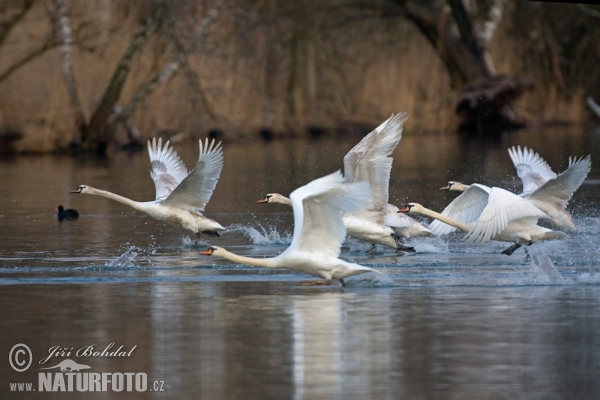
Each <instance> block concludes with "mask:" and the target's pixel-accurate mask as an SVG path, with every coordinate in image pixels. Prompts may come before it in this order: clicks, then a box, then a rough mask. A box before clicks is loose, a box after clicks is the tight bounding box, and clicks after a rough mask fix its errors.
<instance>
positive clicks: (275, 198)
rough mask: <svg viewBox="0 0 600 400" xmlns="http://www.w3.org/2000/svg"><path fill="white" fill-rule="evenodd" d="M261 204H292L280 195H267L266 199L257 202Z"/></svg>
mask: <svg viewBox="0 0 600 400" xmlns="http://www.w3.org/2000/svg"><path fill="white" fill-rule="evenodd" d="M261 203H279V204H291V203H290V201H289V199H288V198H287V197H285V196H282V195H280V194H279V193H267V194H266V195H265V197H263V198H262V199H260V200H258V201H257V202H256V204H261Z"/></svg>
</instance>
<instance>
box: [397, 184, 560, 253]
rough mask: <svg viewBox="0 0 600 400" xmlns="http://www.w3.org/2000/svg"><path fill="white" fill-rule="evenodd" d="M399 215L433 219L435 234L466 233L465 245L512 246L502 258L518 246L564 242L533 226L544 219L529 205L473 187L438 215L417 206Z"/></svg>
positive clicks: (498, 190) (508, 195) (498, 191)
mask: <svg viewBox="0 0 600 400" xmlns="http://www.w3.org/2000/svg"><path fill="white" fill-rule="evenodd" d="M400 212H414V213H418V214H421V215H425V216H427V217H431V218H435V219H436V220H437V221H434V222H438V221H439V223H437V224H434V223H431V224H430V227H432V230H433V231H434V232H435V233H436V234H445V233H449V232H451V231H453V230H454V229H460V230H462V231H464V232H466V235H465V236H464V239H465V240H466V241H467V242H486V241H488V240H490V239H493V240H498V241H502V242H514V243H515V244H514V245H512V246H511V247H509V248H507V249H505V250H504V251H503V252H502V254H506V255H511V254H512V253H513V252H514V251H515V250H517V249H518V248H519V247H521V246H522V245H531V244H533V243H535V242H538V241H542V240H555V239H562V238H564V236H565V234H564V233H562V232H558V231H553V230H551V229H547V228H543V227H541V226H539V225H537V221H538V219H539V218H544V217H546V214H544V213H543V212H542V211H541V210H540V209H538V208H537V207H535V206H534V205H533V204H532V203H530V202H529V201H527V200H525V199H523V198H522V197H520V196H517V195H516V194H514V193H511V192H509V191H507V190H504V189H501V188H497V187H493V188H490V187H487V186H485V185H480V184H478V183H474V184H472V185H471V186H469V187H468V188H467V189H466V190H465V191H464V192H463V193H462V194H461V195H460V196H458V197H457V198H456V199H454V200H453V201H452V202H451V203H450V204H449V205H448V207H446V208H445V209H444V211H443V212H442V214H439V213H436V212H435V211H432V210H429V209H427V208H425V207H423V206H422V205H420V204H418V203H409V204H407V205H405V206H404V207H403V208H401V209H400Z"/></svg>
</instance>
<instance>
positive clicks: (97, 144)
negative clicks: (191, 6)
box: [82, 2, 165, 152]
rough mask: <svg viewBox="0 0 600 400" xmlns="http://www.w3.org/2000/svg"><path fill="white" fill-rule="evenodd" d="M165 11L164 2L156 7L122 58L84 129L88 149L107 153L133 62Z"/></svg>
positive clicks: (84, 140)
mask: <svg viewBox="0 0 600 400" xmlns="http://www.w3.org/2000/svg"><path fill="white" fill-rule="evenodd" d="M164 10H165V4H164V2H161V3H160V4H158V5H157V6H156V7H155V9H154V12H153V13H152V15H151V16H150V17H148V18H147V19H146V22H145V24H144V26H143V27H142V28H141V29H140V30H139V31H138V33H136V34H135V36H134V37H133V40H132V41H131V43H130V45H129V47H128V48H127V50H126V51H125V54H124V55H123V58H121V61H120V62H119V64H118V65H117V68H116V69H115V72H114V73H113V76H112V79H111V81H110V83H109V85H108V88H107V89H106V91H105V92H104V96H103V97H102V100H101V101H100V105H99V106H98V108H96V110H95V111H94V114H93V115H92V117H91V118H90V123H89V125H87V126H86V127H85V128H84V129H83V132H82V139H83V142H84V143H85V146H86V147H87V148H88V149H93V148H95V149H96V150H98V151H100V152H104V151H105V149H106V146H107V145H108V142H109V140H110V133H109V132H108V131H107V129H106V125H107V122H108V120H109V119H110V117H111V116H112V114H113V110H114V106H115V105H116V103H117V101H118V100H119V96H120V95H121V91H122V90H123V86H124V85H125V80H126V79H127V76H128V75H129V71H130V70H131V66H132V65H133V62H134V61H135V59H136V58H137V56H138V55H139V54H140V53H141V52H142V50H143V48H144V46H145V44H146V42H147V41H148V39H149V38H150V36H151V35H152V33H153V32H154V31H155V30H156V28H157V26H158V23H159V21H160V19H161V17H162V15H163V13H164Z"/></svg>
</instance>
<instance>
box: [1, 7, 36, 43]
mask: <svg viewBox="0 0 600 400" xmlns="http://www.w3.org/2000/svg"><path fill="white" fill-rule="evenodd" d="M33 3H34V0H25V1H24V3H23V8H22V9H21V10H19V11H18V12H17V14H16V15H15V16H13V17H12V18H11V19H10V20H9V21H8V22H7V23H5V24H0V46H2V43H4V41H5V40H6V38H7V37H8V35H9V34H10V31H12V29H13V28H14V27H15V26H16V25H17V24H18V23H19V22H20V21H21V20H22V19H23V18H24V17H25V15H26V14H27V12H28V11H29V10H31V7H32V6H33Z"/></svg>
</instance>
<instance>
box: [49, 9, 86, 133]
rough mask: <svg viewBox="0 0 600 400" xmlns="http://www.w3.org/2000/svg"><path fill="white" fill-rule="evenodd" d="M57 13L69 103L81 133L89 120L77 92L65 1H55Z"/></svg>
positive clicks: (69, 25) (76, 126)
mask: <svg viewBox="0 0 600 400" xmlns="http://www.w3.org/2000/svg"><path fill="white" fill-rule="evenodd" d="M54 4H55V5H56V12H57V16H58V34H59V37H60V56H61V60H62V69H63V76H64V78H65V83H66V85H67V92H68V94H69V103H70V107H71V112H72V113H73V120H74V123H75V128H76V130H77V131H80V130H81V129H82V128H83V127H84V126H85V124H86V122H87V119H86V117H85V112H84V110H83V106H82V104H81V99H80V98H79V91H78V90H77V82H76V80H75V74H74V73H73V52H72V43H73V37H72V34H71V24H70V22H69V10H68V7H67V3H66V1H65V0H54Z"/></svg>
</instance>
